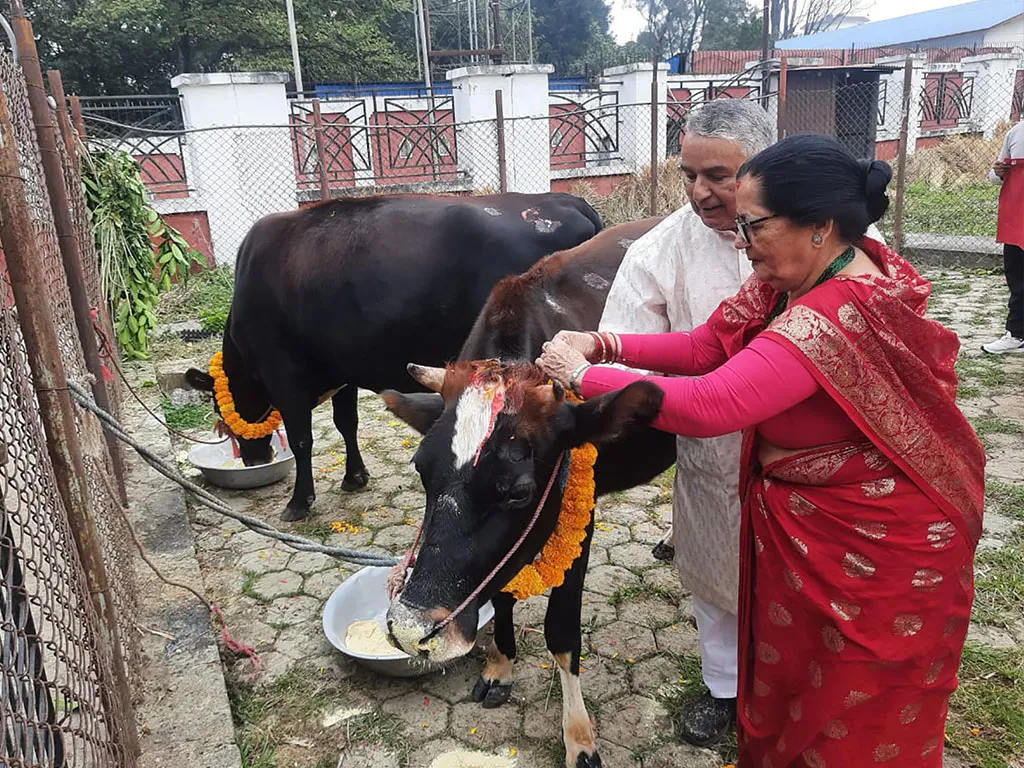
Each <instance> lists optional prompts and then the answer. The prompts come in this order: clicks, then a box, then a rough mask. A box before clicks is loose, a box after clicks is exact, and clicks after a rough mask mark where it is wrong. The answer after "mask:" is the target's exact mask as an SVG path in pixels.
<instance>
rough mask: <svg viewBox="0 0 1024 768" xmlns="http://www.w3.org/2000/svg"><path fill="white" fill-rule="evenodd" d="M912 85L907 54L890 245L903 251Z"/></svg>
mask: <svg viewBox="0 0 1024 768" xmlns="http://www.w3.org/2000/svg"><path fill="white" fill-rule="evenodd" d="M913 85H914V60H913V59H912V58H911V57H910V56H907V62H906V64H905V65H904V68H903V103H902V106H901V107H900V141H899V145H898V148H897V150H896V205H895V206H894V208H893V214H892V218H893V221H892V247H893V249H895V251H896V252H897V253H902V252H903V197H904V192H905V189H906V181H907V152H908V147H907V138H908V136H909V135H910V102H911V99H910V97H911V93H910V89H911V88H912V87H913Z"/></svg>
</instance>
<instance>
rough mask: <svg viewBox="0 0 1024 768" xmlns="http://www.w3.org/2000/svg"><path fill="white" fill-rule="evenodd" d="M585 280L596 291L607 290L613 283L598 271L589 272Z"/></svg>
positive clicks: (584, 277)
mask: <svg viewBox="0 0 1024 768" xmlns="http://www.w3.org/2000/svg"><path fill="white" fill-rule="evenodd" d="M583 282H584V283H586V284H587V285H589V286H590V287H591V288H593V289H594V290H595V291H607V290H608V286H609V285H611V283H609V282H608V281H607V280H605V279H604V278H603V277H601V276H600V275H599V274H597V273H596V272H587V273H586V274H585V275H584V276H583Z"/></svg>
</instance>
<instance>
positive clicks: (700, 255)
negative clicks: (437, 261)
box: [599, 99, 881, 746]
mask: <svg viewBox="0 0 1024 768" xmlns="http://www.w3.org/2000/svg"><path fill="white" fill-rule="evenodd" d="M773 143H775V129H774V128H772V126H771V123H770V122H769V120H768V116H767V114H766V112H765V111H764V110H763V109H762V108H761V107H759V106H758V105H757V104H756V103H755V102H753V101H745V100H739V99H720V100H717V101H712V102H709V103H707V104H705V105H704V106H703V107H701V108H700V109H699V110H696V111H694V112H693V113H691V115H690V117H689V119H688V120H687V122H686V131H685V137H684V138H683V141H682V147H681V152H680V164H681V167H682V170H683V179H684V181H683V183H684V186H685V190H686V195H687V197H688V198H689V200H690V206H688V207H683V208H680V209H679V210H678V211H676V212H675V213H673V214H671V215H670V216H668V217H667V218H666V219H665V220H664V221H662V222H661V223H660V224H658V226H656V227H655V228H654V229H652V230H651V231H650V232H648V233H647V234H646V235H644V236H643V237H642V238H640V239H638V240H637V241H636V242H635V243H633V244H632V245H631V246H630V247H629V250H628V251H627V252H626V256H625V258H624V259H623V261H622V265H621V266H620V267H619V271H618V274H617V275H616V277H615V281H614V283H613V284H612V287H611V290H610V291H609V293H608V301H607V303H606V304H605V309H604V315H603V316H602V318H601V323H600V326H599V329H600V330H602V331H615V332H619V333H665V332H668V331H690V330H693V328H695V327H696V326H698V325H700V324H702V323H704V322H705V321H707V319H708V318H709V317H710V315H711V313H712V312H713V311H714V310H715V309H716V308H717V307H718V305H719V303H721V302H722V301H723V300H724V299H726V298H728V297H730V296H733V295H735V294H736V293H737V292H738V291H739V289H740V286H741V285H742V284H743V282H744V281H745V280H746V279H747V277H749V276H750V274H751V266H750V262H749V261H748V260H747V258H746V253H745V252H744V251H738V250H736V248H735V247H734V246H733V243H734V242H735V239H736V235H735V229H736V222H735V216H736V172H737V171H738V170H739V167H740V165H742V164H743V162H744V161H745V160H746V159H747V158H748V157H752V156H753V155H756V154H757V153H758V152H760V151H761V150H763V149H766V148H767V147H768V146H770V145H771V144H773ZM868 237H874V238H877V239H879V240H881V236H880V235H879V233H878V231H877V230H876V229H875V228H873V227H872V228H871V229H870V230H869V231H868ZM676 441H677V442H676V446H677V460H676V476H675V484H674V487H673V493H672V531H673V540H674V541H673V543H674V546H675V556H674V564H675V567H676V568H677V569H678V571H679V578H680V581H682V583H683V585H684V586H685V587H687V588H688V589H689V590H690V591H691V592H692V594H693V614H694V617H695V618H696V620H697V632H698V635H699V640H700V651H701V670H702V673H703V677H704V683H705V684H706V685H707V687H708V691H709V693H708V694H705V695H704V696H703V697H702V698H700V699H697V700H696V701H695V702H694V703H693V704H691V706H690V707H689V708H688V709H687V710H685V711H684V712H683V713H682V716H681V717H680V719H679V721H677V723H676V728H677V730H678V732H679V734H680V736H682V738H683V739H685V740H686V741H688V742H690V743H691V744H696V745H699V746H707V745H709V744H713V743H715V742H716V741H718V740H719V739H721V738H722V737H723V736H724V735H725V734H726V733H727V732H728V731H729V729H730V727H731V726H732V725H733V723H734V721H735V715H736V677H737V618H736V612H737V599H738V595H737V592H738V587H739V526H740V502H739V488H738V485H739V466H740V435H739V433H736V434H732V435H725V436H723V437H715V438H704V439H698V438H687V437H677V438H676ZM656 551H657V548H656Z"/></svg>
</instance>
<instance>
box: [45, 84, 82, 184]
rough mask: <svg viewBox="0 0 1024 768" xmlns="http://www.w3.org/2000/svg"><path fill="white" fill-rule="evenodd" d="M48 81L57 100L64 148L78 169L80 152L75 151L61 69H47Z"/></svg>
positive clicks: (54, 98)
mask: <svg viewBox="0 0 1024 768" xmlns="http://www.w3.org/2000/svg"><path fill="white" fill-rule="evenodd" d="M46 82H47V83H49V85H50V93H52V94H53V100H54V101H56V102H57V127H58V128H60V135H61V136H62V137H63V138H64V148H65V149H66V150H67V151H68V157H69V158H70V159H71V162H72V164H73V165H74V166H75V169H76V170H78V168H79V166H80V163H79V162H78V152H76V151H75V129H74V128H72V126H71V118H70V116H69V115H68V97H67V96H66V95H65V93H64V80H63V79H62V78H61V76H60V70H58V69H48V70H46Z"/></svg>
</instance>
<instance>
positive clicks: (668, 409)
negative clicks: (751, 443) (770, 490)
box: [581, 334, 819, 437]
mask: <svg viewBox="0 0 1024 768" xmlns="http://www.w3.org/2000/svg"><path fill="white" fill-rule="evenodd" d="M666 335H667V334H666ZM640 380H644V381H650V382H653V383H655V384H657V385H658V386H659V387H660V388H661V389H662V390H663V391H664V392H665V400H664V402H663V403H662V406H661V413H660V414H658V417H657V418H656V419H655V420H654V426H655V427H657V428H658V429H662V430H665V431H666V432H672V433H674V434H677V435H685V436H686V437H715V436H717V435H727V434H730V433H732V432H737V431H739V430H741V429H745V428H747V427H752V426H754V425H756V424H760V423H761V422H762V421H765V420H766V419H770V418H771V417H773V416H777V415H778V414H780V413H782V412H783V411H787V410H789V409H790V408H792V407H793V406H795V405H797V404H798V403H800V402H802V401H804V400H806V399H807V398H808V397H810V396H811V395H813V394H814V393H815V392H816V391H817V390H818V386H819V385H818V382H817V381H816V380H815V379H814V376H812V375H811V374H810V373H809V372H808V371H807V369H806V368H804V366H803V364H802V363H801V362H800V361H799V360H798V359H797V358H796V357H795V356H794V355H793V354H792V353H791V352H790V351H789V350H788V349H786V348H785V347H783V346H782V345H781V344H779V343H778V342H775V341H772V340H771V339H766V338H758V339H754V340H753V341H752V342H751V343H750V344H749V345H747V346H746V347H744V348H743V349H742V350H741V351H740V352H739V353H737V354H736V355H734V356H733V357H732V358H730V359H729V360H728V362H726V363H724V364H722V365H721V366H719V367H718V368H717V369H715V370H714V371H713V372H712V373H709V374H707V375H705V376H700V377H698V378H668V377H665V376H640V375H638V374H635V373H630V372H629V371H623V370H620V369H618V368H608V367H605V366H595V367H593V368H589V369H588V370H587V371H586V372H585V373H584V374H583V381H582V382H581V391H582V393H583V396H584V397H587V398H591V397H596V396H597V395H603V394H604V393H605V392H610V391H612V390H616V389H621V388H622V387H624V386H626V385H627V384H630V383H632V382H634V381H640Z"/></svg>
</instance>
